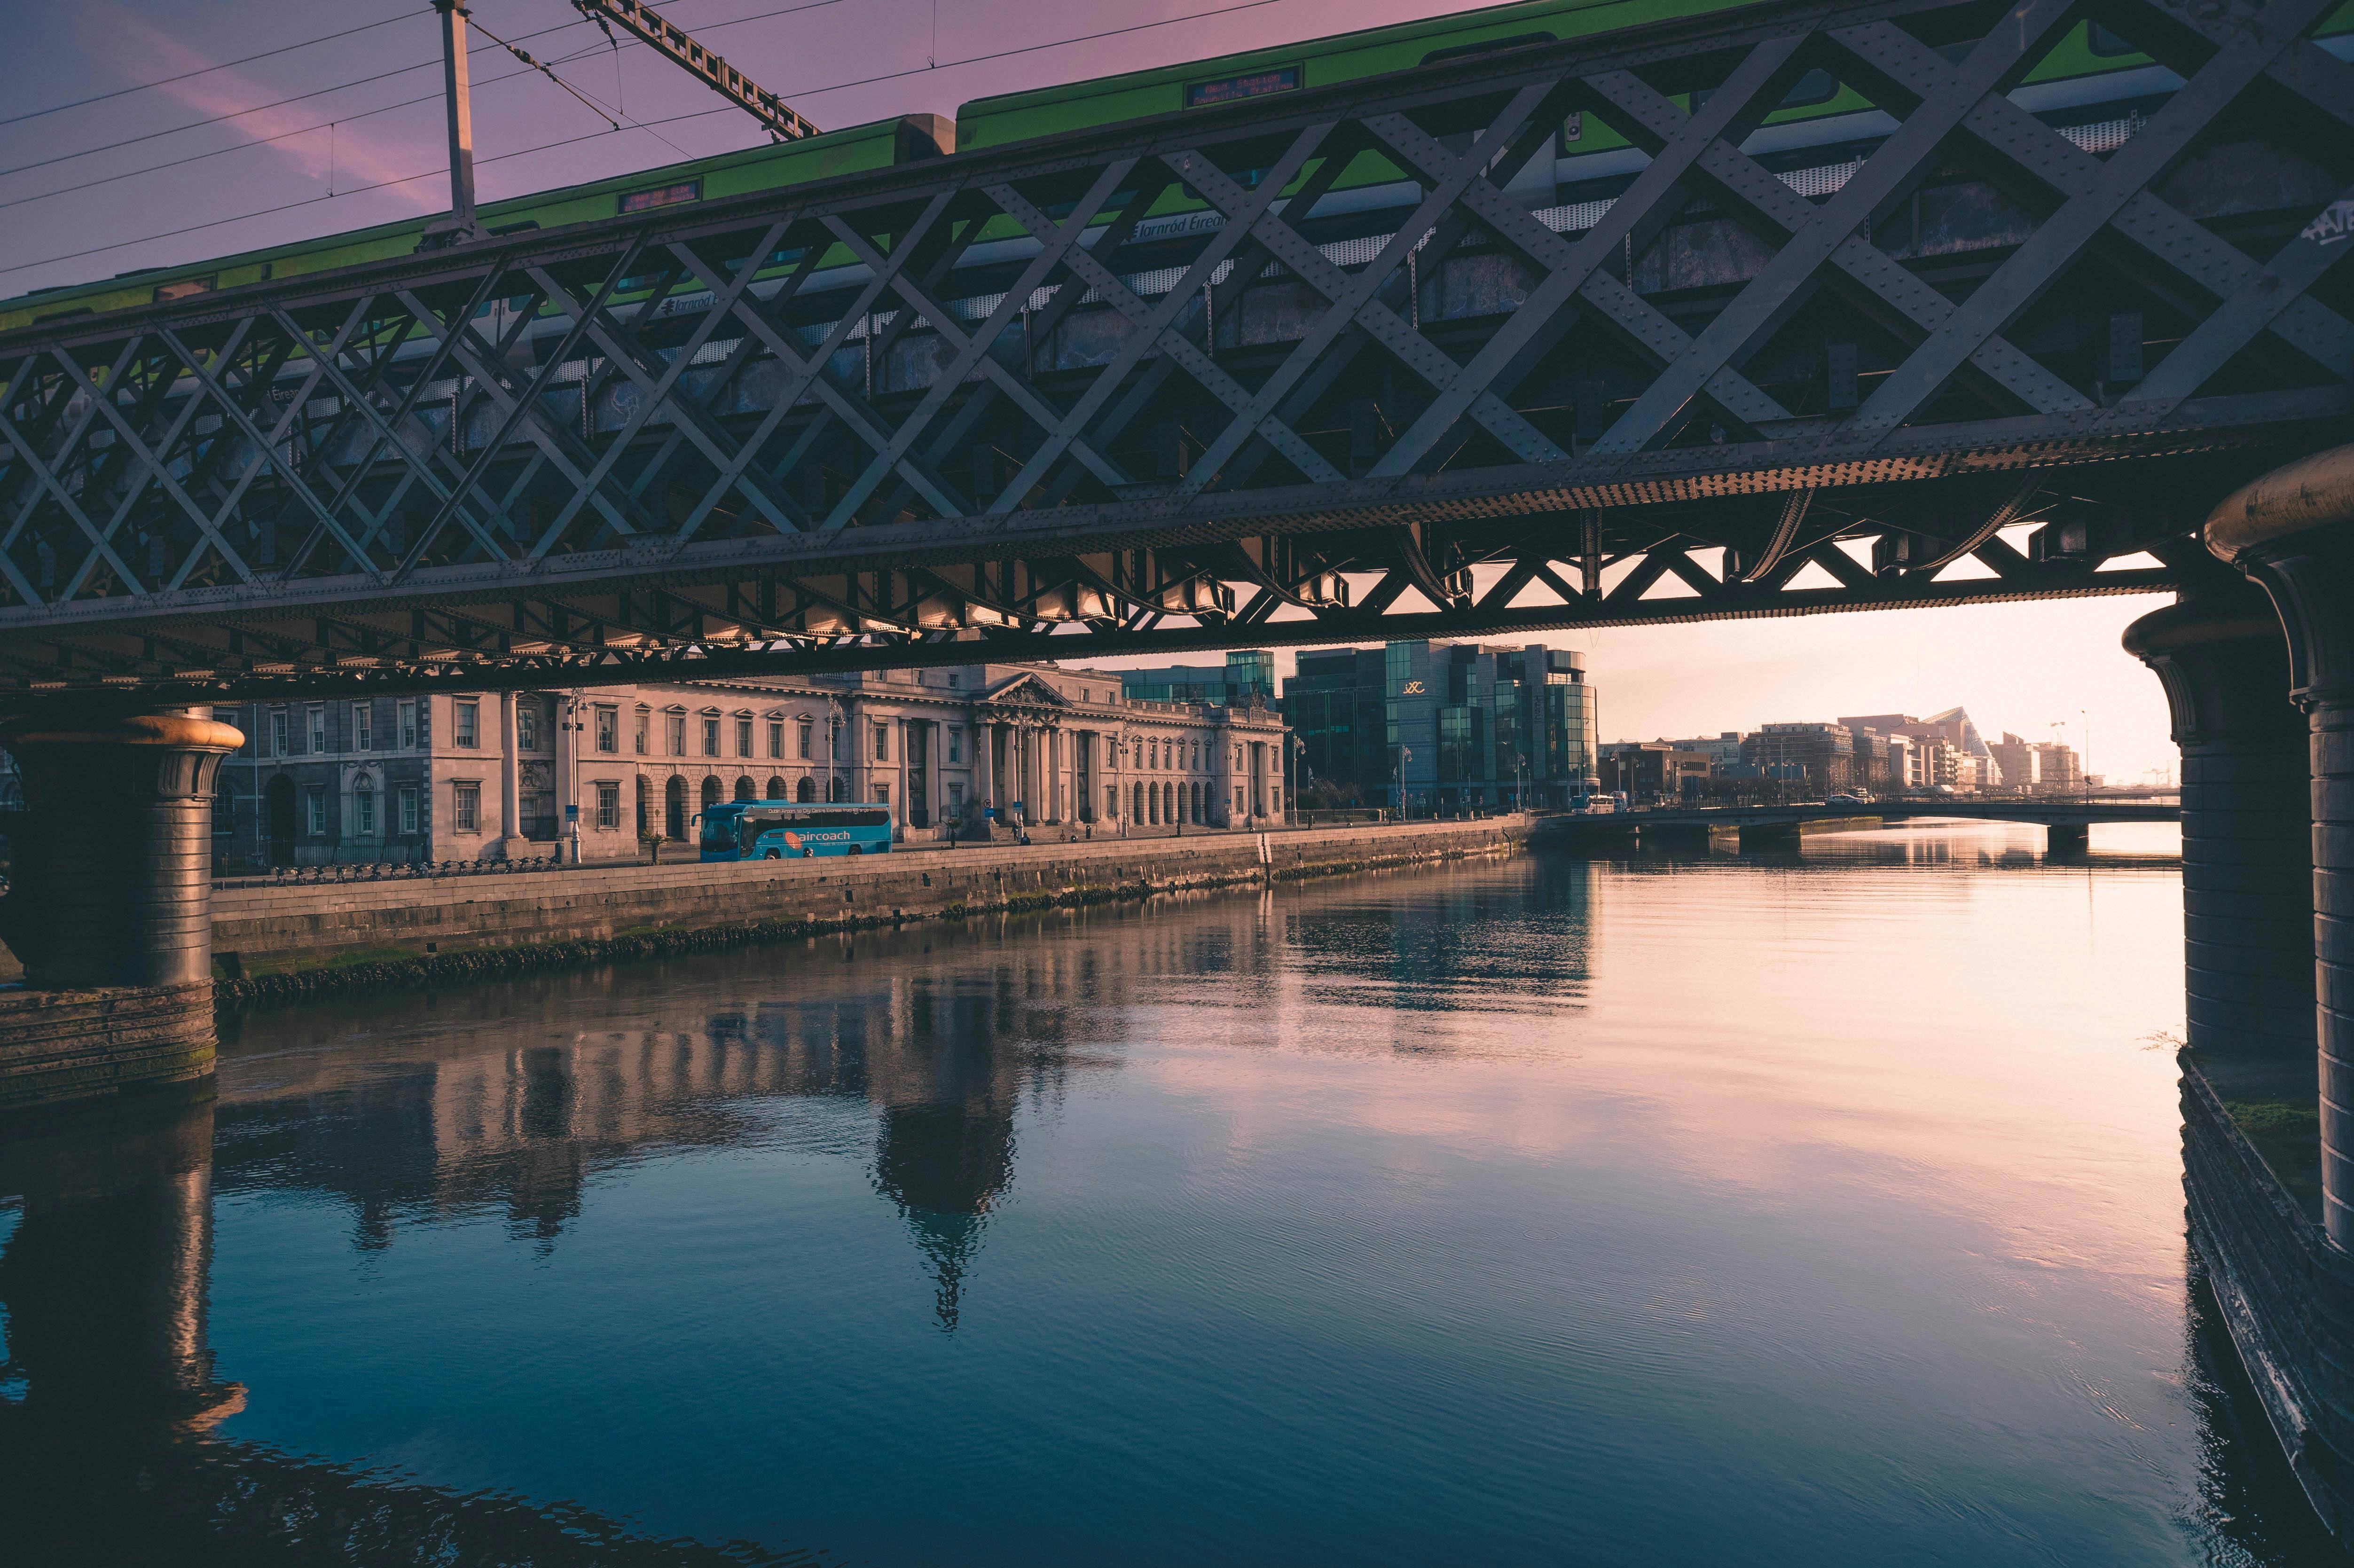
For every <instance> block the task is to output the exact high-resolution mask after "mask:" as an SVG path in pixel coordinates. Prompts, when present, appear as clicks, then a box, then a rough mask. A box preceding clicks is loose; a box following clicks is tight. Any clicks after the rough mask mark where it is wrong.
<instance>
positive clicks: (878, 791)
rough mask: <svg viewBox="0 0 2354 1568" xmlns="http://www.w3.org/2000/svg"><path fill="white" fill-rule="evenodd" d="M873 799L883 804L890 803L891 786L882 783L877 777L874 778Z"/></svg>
mask: <svg viewBox="0 0 2354 1568" xmlns="http://www.w3.org/2000/svg"><path fill="white" fill-rule="evenodd" d="M875 800H877V801H878V802H880V803H881V804H883V805H885V806H887V805H889V804H890V803H891V786H889V785H888V784H885V783H884V782H883V781H882V780H881V779H876V780H875Z"/></svg>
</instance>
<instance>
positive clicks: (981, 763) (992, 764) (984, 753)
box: [972, 724, 997, 823]
mask: <svg viewBox="0 0 2354 1568" xmlns="http://www.w3.org/2000/svg"><path fill="white" fill-rule="evenodd" d="M972 763H973V768H972V773H973V789H972V793H973V802H972V806H973V810H976V811H978V812H980V813H981V821H983V822H984V823H985V822H987V821H990V820H991V818H990V813H991V812H993V811H995V810H997V726H995V725H993V724H976V725H974V726H972Z"/></svg>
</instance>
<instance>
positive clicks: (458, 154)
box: [419, 0, 482, 250]
mask: <svg viewBox="0 0 2354 1568" xmlns="http://www.w3.org/2000/svg"><path fill="white" fill-rule="evenodd" d="M433 8H434V9H435V10H436V11H439V12H440V13H441V90H442V92H443V93H444V94H445V95H446V96H447V98H448V99H449V108H450V216H449V217H443V218H436V219H435V220H434V221H433V222H431V223H429V224H428V225H426V227H425V240H424V243H423V244H422V245H420V246H419V249H426V250H430V249H439V248H440V247H442V246H445V245H464V244H467V243H468V242H470V241H472V240H476V239H480V238H482V225H481V224H480V223H479V222H477V221H476V220H475V217H474V107H473V92H472V85H471V83H470V81H469V79H468V75H467V70H466V8H465V7H464V6H463V5H460V4H458V0H433Z"/></svg>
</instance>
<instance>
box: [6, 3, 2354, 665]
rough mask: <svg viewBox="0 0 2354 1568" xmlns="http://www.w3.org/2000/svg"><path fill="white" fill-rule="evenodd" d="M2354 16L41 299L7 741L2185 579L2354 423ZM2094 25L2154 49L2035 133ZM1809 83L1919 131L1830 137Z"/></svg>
mask: <svg viewBox="0 0 2354 1568" xmlns="http://www.w3.org/2000/svg"><path fill="white" fill-rule="evenodd" d="M2335 3H2336V0H2273V3H2271V4H2268V5H2261V6H2258V5H2246V4H2236V3H2232V0H2189V3H2185V4H2160V3H2157V0H2107V3H2105V4H2102V5H2095V6H2094V7H2091V8H2090V9H2089V10H2088V9H2087V8H2086V7H2084V6H2083V5H2071V4H2066V3H2063V0H2027V3H2025V4H2021V5H2016V6H2015V7H2010V8H2005V7H2002V6H1998V5H1979V4H1967V5H1956V4H1941V3H1937V0H1897V3H1894V4H1880V5H1872V4H1855V5H1845V4H1828V5H1824V4H1818V5H1758V6H1753V7H1748V8H1744V9H1742V10H1739V11H1736V12H1732V13H1726V14H1720V15H1719V16H1715V17H1713V18H1711V19H1708V20H1705V21H1700V22H1681V23H1675V24H1662V25H1659V26H1653V27H1646V28H1638V29H1634V30H1630V31H1627V32H1621V33H1617V34H1612V35H1608V36H1606V37H1599V38H1595V39H1588V40H1585V41H1582V42H1568V43H1561V44H1551V45H1544V46H1541V47H1532V48H1519V49H1513V50H1511V51H1509V52H1506V53H1501V54H1497V55H1493V56H1490V57H1488V58H1473V59H1465V60H1460V61H1454V62H1448V63H1442V64H1435V65H1429V66H1426V67H1424V68H1423V69H1418V70H1415V71H1412V72H1408V73H1405V74H1401V75H1398V76H1394V77H1389V78H1384V79H1376V80H1373V81H1369V82H1359V83H1352V84H1344V85H1341V86H1336V87H1331V88H1324V89H1317V90H1305V91H1295V92H1288V93H1283V94H1280V95H1277V96H1270V97H1267V98H1263V99H1254V100H1251V101H1246V102H1241V103H1236V104H1232V105H1227V106H1225V107H1221V108H1216V109H1208V110H1195V111H1188V112H1186V113H1183V114H1173V115H1163V116H1160V117H1158V118H1155V119H1150V120H1146V121H1140V122H1131V123H1129V124H1124V125H1121V126H1119V127H1115V128H1110V129H1105V130H1097V131H1089V132H1075V133H1071V134H1068V135H1064V136H1059V137H1055V138H1051V139H1047V140H1043V141H1034V142H1028V143H1019V144H1016V145H1013V146H1009V147H1004V148H1001V149H998V150H995V151H989V152H981V153H973V154H963V155H959V156H954V157H949V158H944V159H939V160H936V161H933V162H929V163H922V164H909V165H903V166H900V167H896V168H892V169H886V170H883V171H880V172H876V173H872V174H867V175H855V176H849V177H845V178H841V179H835V180H831V181H828V182H825V183H822V184H815V185H801V186H796V187H793V188H791V189H790V190H787V191H779V192H771V193H767V194H764V195H760V196H745V197H738V198H731V199H727V200H715V201H707V202H700V203H692V204H686V205H683V206H678V207H667V208H662V209H657V210H655V211H653V212H651V213H646V214H642V215H635V216H631V217H626V218H620V219H616V220H612V221H608V222H599V223H595V224H588V225H581V226H578V227H575V228H564V229H555V230H545V231H538V232H529V233H523V234H514V235H509V236H506V237H504V238H493V239H491V240H488V241H486V242H483V243H481V244H476V245H472V246H465V247H461V248H458V249H448V250H440V251H433V252H428V253H424V254H420V255H418V256H416V257H414V258H410V259H405V260H398V261H395V262H388V263H379V264H371V265H368V266H366V267H359V268H354V269H350V270H345V271H340V272H330V273H323V274H318V275H314V276H313V277H309V278H305V279H302V280H299V281H284V282H279V283H261V284H258V285H254V286H251V287H246V288H239V289H235V290H228V291H222V292H219V293H215V294H209V295H204V296H199V297H197V298H195V299H189V300H183V301H178V302H173V303H169V304H160V305H156V306H154V307H152V308H142V309H138V310H130V311H122V312H117V313H108V314H104V315H98V316H83V317H80V318H69V319H63V320H58V321H53V322H48V323H37V324H36V325H35V326H33V327H30V328H27V329H23V330H20V331H18V332H16V333H14V334H9V335H7V336H5V337H0V442H5V445H0V704H5V705H19V706H21V705H24V704H25V703H27V702H30V701H34V700H37V699H38V698H39V697H41V696H42V695H43V694H66V693H76V692H89V691H114V692H120V693H123V694H128V695H131V696H134V697H138V698H141V699H146V698H159V699H162V700H164V701H170V700H172V699H175V698H176V697H181V696H185V697H186V698H187V699H188V700H190V701H201V700H205V699H206V698H208V697H216V696H227V695H232V694H245V695H260V694H273V693H292V692H295V691H303V692H312V693H321V692H332V691H336V690H346V689H364V688H366V687H367V686H370V685H387V684H400V685H404V686H419V685H433V684H442V685H465V686H472V687H490V686H500V685H510V684H531V685H546V684H593V683H598V682H599V681H602V680H608V679H610V680H616V681H618V680H626V679H632V678H639V677H642V676H646V675H650V674H654V673H668V674H671V675H673V676H676V675H682V674H711V675H718V674H724V673H743V672H748V671H751V670H755V669H761V670H771V671H780V670H792V669H810V670H814V669H819V668H838V667H843V666H857V665H864V666H874V665H885V664H900V665H906V664H918V663H925V662H950V661H953V662H969V661H970V660H972V659H974V658H977V657H985V658H992V659H1001V658H1037V657H1044V656H1064V657H1087V656H1089V655H1091V654H1097V653H1105V654H1108V653H1133V652H1155V651H1174V650H1189V649H1207V648H1214V647H1221V646H1226V647H1231V646H1237V645H1242V644H1246V643H1248V644H1271V643H1306V642H1326V641H1344V640H1365V639H1382V638H1391V637H1421V636H1433V635H1452V634H1486V633H1494V634H1504V633H1519V632H1534V631H1539V630H1559V629H1564V628H1577V627H1585V626H1605V625H1627V624H1639V623H1649V622H1659V621H1672V620H1695V619H1705V618H1717V617H1740V616H1765V615H1787V614H1798V613H1808V612H1815V611H1823V610H1833V609H1865V608H1884V607H1899V606H1923V605H1939V604H1958V603H1970V602H1984V601H1988V600H1996V599H2022V598H2033V597H2055V596H2067V595H2085V594H2097V593H2105V592H2128V591H2147V590H2151V589H2157V588H2175V587H2181V586H2184V585H2186V584H2187V583H2189V582H2190V580H2191V579H2192V578H2194V577H2197V576H2198V575H2200V574H2202V573H2208V572H2219V571H2221V567H2217V566H2215V565H2214V564H2213V563H2211V562H2210V561H2209V560H2208V559H2207V558H2206V557H2205V556H2204V555H2203V553H2202V552H2201V551H2200V549H2199V547H2198V545H2197V540H2196V536H2195V534H2194V529H2195V528H2196V526H2197V524H2198V522H2199V521H2200V518H2201V517H2202V516H2203V514H2205V512H2206V510H2207V508H2208V507H2209V506H2210V505H2211V503H2212V502H2213V501H2214V499H2215V498H2216V497H2217V496H2219V495H2220V494H2221V493H2222V492H2223V491H2224V489H2225V488H2227V487H2228V486H2229V485H2231V484H2232V483H2235V482H2238V481H2239V480H2241V479H2242V478H2244V477H2245V476H2247V475H2248V474H2251V473H2253V472H2255V471H2260V470H2262V469H2264V468H2266V467H2269V466H2272V465H2274V464H2276V463H2277V462H2279V461H2282V460H2283V459H2284V458H2285V457H2287V456H2295V455H2297V454H2299V453H2302V452H2305V451H2309V450H2314V449H2315V448H2317V446H2320V445H2322V444H2324V443H2325V442H2327V441H2328V440H2342V439H2344V437H2343V430H2344V426H2345V421H2346V418H2347V416H2348V414H2349V371H2354V324H2349V315H2354V285H2349V272H2348V270H2347V269H2344V268H2342V267H2341V268H2339V269H2338V271H2337V272H2336V273H2335V274H2334V275H2332V274H2331V272H2330V269H2331V266H2332V263H2333V262H2336V261H2338V260H2339V259H2341V258H2342V257H2344V256H2345V255H2346V254H2347V253H2348V252H2349V250H2354V243H2349V241H2348V233H2349V228H2354V185H2349V178H2354V168H2349V166H2348V165H2349V164H2354V68H2349V66H2348V65H2347V64H2346V63H2345V62H2344V61H2342V60H2341V59H2339V58H2338V57H2337V56H2336V55H2335V54H2333V53H2332V52H2331V51H2330V49H2328V48H2325V47H2323V46H2321V45H2319V44H2317V43H2316V42H2314V41H2313V40H2312V37H2311V35H2312V33H2313V31H2314V29H2315V28H2316V27H2317V26H2319V25H2320V23H2321V21H2322V19H2323V18H2324V17H2325V16H2327V14H2328V13H2329V11H2330V10H2331V9H2332V7H2333V5H2335ZM2088 17H2090V18H2092V19H2094V20H2097V21H2098V22H2099V23H2100V25H2101V26H2103V27H2105V28H2107V29H2109V30H2110V31H2111V32H2112V33H2114V34H2115V35H2117V36H2119V37H2123V38H2124V39H2126V40H2127V41H2128V42H2129V44H2130V46H2131V47H2132V48H2134V49H2136V50H2138V51H2140V52H2142V53H2144V54H2147V55H2148V56H2149V57H2151V58H2153V59H2155V60H2156V61H2158V62H2159V63H2158V65H2157V66H2155V67H2150V68H2144V69H2143V71H2142V72H2141V73H2140V74H2139V75H2138V76H2137V77H2136V79H2135V81H2134V82H2132V83H2129V84H2127V85H2128V86H2129V87H2132V88H2134V89H2135V91H2136V94H2137V95H2136V96H2133V97H2132V98H2131V101H2129V102H2125V103H2122V104H2110V105H2105V106H2104V108H2103V111H2102V112H2103V113H2104V114H2105V116H2106V118H2105V119H2101V120H2097V121H2087V120H2084V118H2083V116H2082V115H2081V114H2080V115H2078V116H2077V117H2076V118H2075V119H2074V120H2071V118H2070V117H2069V115H2068V113H2067V112H2065V106H2064V105H2063V106H2062V108H2061V109H2060V110H2057V111H2055V110H2052V109H2051V108H2049V107H2048V106H2046V107H2042V108H2038V107H2033V106H2031V104H2030V103H2029V102H2028V98H2029V95H2027V94H2024V93H2021V92H2019V91H2017V90H2016V88H2017V85H2018V84H2019V82H2020V80H2021V79H2022V78H2023V77H2024V76H2025V74H2026V73H2027V72H2028V71H2029V70H2030V69H2031V68H2032V67H2033V66H2034V64H2035V63H2036V61H2037V60H2038V59H2039V58H2041V57H2042V56H2043V55H2044V54H2045V53H2047V52H2048V51H2049V50H2050V49H2051V48H2052V47H2053V45H2054V44H2055V42H2056V41H2057V40H2058V39H2059V38H2060V37H2062V35H2063V34H2064V33H2065V31H2066V30H2067V29H2068V28H2070V27H2078V26H2083V25H2084V22H2085V21H2086V19H2087V18H2088ZM1810 71H1827V72H1829V74H1830V75H1831V76H1832V77H1834V78H1835V79H1837V80H1838V81H1839V82H1840V83H1841V84H1843V85H1844V86H1846V87H1849V88H1852V89H1854V90H1858V91H1861V93H1863V94H1864V95H1865V96H1866V97H1867V98H1869V100H1870V101H1872V103H1873V104H1875V105H1877V111H1876V112H1870V113H1864V114H1859V115H1854V116H1850V117H1848V119H1846V120H1843V121H1841V122H1840V123H1839V125H1837V126H1835V127H1833V128H1832V129H1833V130H1834V131H1835V132H1839V133H1840V136H1842V137H1843V138H1844V139H1842V140H1836V141H1833V142H1829V143H1826V142H1823V141H1822V140H1821V139H1820V137H1818V138H1817V140H1816V142H1815V143H1811V144H1809V145H1808V146H1807V147H1804V148H1801V149H1798V150H1796V151H1792V150H1788V149H1783V150H1780V151H1777V150H1776V146H1775V145H1774V142H1775V138H1774V136H1773V135H1772V134H1771V129H1770V128H1768V130H1767V132H1765V133H1762V134H1761V133H1760V130H1759V128H1760V126H1761V124H1762V123H1763V122H1764V121H1765V116H1766V115H1767V114H1768V113H1770V112H1771V111H1773V110H1774V108H1775V107H1776V105H1777V104H1779V103H1780V102H1781V101H1783V100H1784V98H1785V96H1786V94H1787V93H1788V92H1789V91H1790V90H1791V87H1792V84H1793V83H1795V82H1797V80H1799V79H1801V77H1802V76H1804V75H1805V73H1808V72H1810ZM2142 89H2146V90H2142ZM1573 117H1575V118H1573ZM1585 122H1602V123H1604V124H1606V125H1607V126H1609V127H1610V128H1612V129H1613V130H1615V131H1617V132H1619V133H1620V134H1622V135H1624V136H1625V137H1627V138H1628V140H1629V141H1630V142H1631V143H1634V149H1635V150H1634V151H1633V152H1632V153H1631V154H1628V157H1627V161H1626V164H1625V169H1626V175H1622V176H1621V177H1620V179H1619V180H1618V181H1617V188H1616V189H1615V190H1611V191H1607V192H1605V193H1604V194H1601V195H1592V194H1591V192H1588V191H1582V190H1580V189H1578V188H1556V187H1555V185H1554V184H1553V181H1552V179H1551V178H1550V175H1552V173H1553V167H1554V157H1555V151H1556V148H1564V149H1565V147H1566V145H1567V143H1566V142H1565V141H1564V138H1566V137H1567V136H1568V135H1570V134H1571V132H1570V131H1569V130H1568V129H1566V127H1570V126H1575V125H1577V124H1580V123H1585ZM1744 147H1746V148H1747V149H1748V150H1747V151H1744ZM1368 159H1378V160H1381V161H1382V164H1384V165H1386V166H1387V167H1389V168H1390V169H1391V170H1392V172H1393V173H1394V174H1395V175H1397V176H1398V177H1396V178H1394V179H1388V180H1386V182H1385V183H1380V184H1376V185H1371V186H1366V185H1363V184H1362V183H1361V184H1359V185H1353V186H1352V185H1346V184H1345V182H1344V181H1343V180H1342V175H1343V172H1344V171H1345V170H1347V169H1348V168H1350V167H1352V166H1356V167H1359V168H1363V167H1366V166H1368V165H1367V164H1366V163H1365V160H1368ZM1376 166H1379V165H1376ZM1628 175H1631V183H1628V177H1627V176H1628ZM1287 189H1288V193H1289V194H1288V195H1283V194H1282V193H1285V192H1286V191H1287ZM1172 196H1182V197H1183V198H1184V199H1183V201H1182V202H1179V203H1178V204H1177V206H1178V207H1179V209H1180V210H1178V212H1177V216H1175V217H1170V216H1167V214H1169V213H1170V211H1171V210H1172V205H1171V202H1170V201H1169V200H1168V199H1167V198H1170V197H1172ZM1589 196H1590V199H1588V197H1589ZM1156 205H1157V206H1158V207H1160V212H1161V216H1155V215H1154V211H1153V209H1154V208H1155V207H1156Z"/></svg>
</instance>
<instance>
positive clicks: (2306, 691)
mask: <svg viewBox="0 0 2354 1568" xmlns="http://www.w3.org/2000/svg"><path fill="white" fill-rule="evenodd" d="M2206 536H2207V547H2208V548H2209V549H2210V550H2212V551H2213V552H2214V553H2215V554H2216V555H2217V556H2221V557H2222V558H2223V559H2224V560H2226V561H2229V562H2231V563H2232V565H2233V566H2235V567H2239V568H2240V569H2241V570H2242V571H2243V572H2245V573H2246V574H2247V575H2248V576H2249V577H2252V578H2253V579H2254V580H2255V581H2256V583H2257V584H2258V585H2259V586H2260V587H2262V588H2264V591H2265V592H2266V593H2267V594H2269V595H2270V596H2271V598H2272V601H2273V606H2274V609H2277V610H2278V611H2279V612H2280V619H2281V623H2282V626H2283V628H2284V629H2285V630H2286V631H2287V633H2288V656H2289V674H2290V682H2291V684H2290V689H2289V694H2290V696H2291V697H2293V698H2294V699H2295V700H2296V704H2297V705H2298V706H2299V707H2301V708H2303V709H2304V710H2305V715H2306V724H2307V736H2306V743H2307V758H2308V767H2309V770H2310V771H2309V786H2310V789H2311V797H2312V802H2313V927H2314V934H2313V940H2314V980H2313V988H2314V996H2315V1000H2316V1002H2317V1007H2316V1008H2315V1015H2316V1019H2317V1035H2318V1042H2319V1047H2320V1075H2321V1187H2322V1219H2323V1223H2324V1224H2325V1226H2326V1228H2327V1232H2328V1235H2329V1239H2330V1241H2331V1242H2332V1243H2333V1244H2334V1245H2336V1246H2337V1247H2338V1249H2339V1250H2341V1251H2345V1250H2349V1249H2354V447H2339V448H2338V449H2337V450H2333V451H2327V452H2321V453H2318V454H2317V455H2315V456H2313V457H2309V458H2306V459H2304V460H2303V461H2298V462H2295V463H2291V464H2289V465H2288V466H2287V467H2285V468H2283V469H2280V470H2278V471H2274V472H2273V473H2270V474H2267V475H2265V476H2264V478H2262V479H2259V480H2257V481H2256V482H2254V483H2253V484H2250V485H2248V486H2246V487H2245V488H2244V489H2243V490H2241V491H2239V492H2238V493H2235V494H2233V495H2232V496H2231V497H2230V498H2229V499H2228V500H2226V501H2225V502H2224V503H2222V504H2221V506H2218V507H2217V508H2216V509H2215V511H2214V512H2213V514H2211V515H2210V516H2209V518H2208V520H2207V530H2206Z"/></svg>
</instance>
